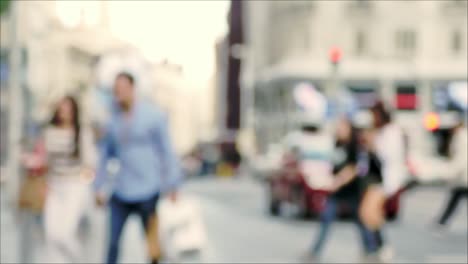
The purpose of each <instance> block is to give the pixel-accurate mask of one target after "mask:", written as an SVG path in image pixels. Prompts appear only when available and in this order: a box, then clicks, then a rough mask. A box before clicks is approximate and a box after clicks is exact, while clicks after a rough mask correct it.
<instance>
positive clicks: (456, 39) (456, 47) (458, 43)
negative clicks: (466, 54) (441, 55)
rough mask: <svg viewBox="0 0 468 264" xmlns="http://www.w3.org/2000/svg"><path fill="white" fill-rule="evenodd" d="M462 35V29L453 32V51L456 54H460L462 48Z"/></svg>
mask: <svg viewBox="0 0 468 264" xmlns="http://www.w3.org/2000/svg"><path fill="white" fill-rule="evenodd" d="M462 39H463V38H462V36H461V33H460V31H454V32H452V38H451V48H452V52H453V53H454V54H458V53H460V51H461V48H462V41H463V40H462Z"/></svg>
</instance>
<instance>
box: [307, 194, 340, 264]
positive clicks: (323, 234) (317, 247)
mask: <svg viewBox="0 0 468 264" xmlns="http://www.w3.org/2000/svg"><path fill="white" fill-rule="evenodd" d="M336 206H337V201H336V200H335V199H334V198H331V197H329V198H328V199H327V202H326V204H325V209H324V210H323V212H322V213H321V215H320V231H319V234H318V236H317V239H316V241H315V243H314V246H313V247H312V254H313V255H314V256H315V257H319V255H320V253H321V251H322V248H323V245H324V243H325V240H326V239H327V236H328V233H329V230H330V225H331V224H332V222H333V220H334V219H335V217H336Z"/></svg>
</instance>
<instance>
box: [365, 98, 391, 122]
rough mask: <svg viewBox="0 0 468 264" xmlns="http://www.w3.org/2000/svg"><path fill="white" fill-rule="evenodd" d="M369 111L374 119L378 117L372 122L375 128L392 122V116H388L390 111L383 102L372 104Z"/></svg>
mask: <svg viewBox="0 0 468 264" xmlns="http://www.w3.org/2000/svg"><path fill="white" fill-rule="evenodd" d="M370 110H371V112H372V113H373V115H374V117H376V116H377V117H378V118H377V120H374V124H375V126H376V127H383V126H385V125H386V124H388V123H390V122H391V121H392V115H391V114H390V111H389V110H388V109H387V108H386V107H385V104H384V102H382V101H377V102H376V103H375V104H374V106H372V107H371V109H370Z"/></svg>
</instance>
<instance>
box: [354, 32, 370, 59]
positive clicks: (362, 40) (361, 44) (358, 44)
mask: <svg viewBox="0 0 468 264" xmlns="http://www.w3.org/2000/svg"><path fill="white" fill-rule="evenodd" d="M366 42H367V39H366V35H365V34H364V32H363V31H357V32H356V35H355V39H354V53H355V54H356V55H358V56H359V55H363V54H364V53H365V51H366V48H367V45H366Z"/></svg>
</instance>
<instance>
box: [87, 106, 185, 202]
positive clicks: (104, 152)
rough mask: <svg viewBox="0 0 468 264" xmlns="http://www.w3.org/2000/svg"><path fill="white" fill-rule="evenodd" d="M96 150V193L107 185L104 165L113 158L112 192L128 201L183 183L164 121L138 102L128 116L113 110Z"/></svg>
mask: <svg viewBox="0 0 468 264" xmlns="http://www.w3.org/2000/svg"><path fill="white" fill-rule="evenodd" d="M99 149H100V162H99V165H98V169H97V172H96V179H95V182H94V187H95V189H96V190H98V191H99V190H101V189H102V187H103V186H104V184H105V182H106V178H107V174H108V172H107V165H108V161H109V160H110V159H112V158H114V159H116V160H117V161H118V162H119V170H118V172H117V175H116V177H115V183H114V185H113V193H114V195H117V196H118V197H119V198H121V199H123V200H126V201H129V202H132V201H141V200H145V199H148V198H150V197H152V196H154V195H156V194H157V193H159V192H161V191H164V190H166V191H167V190H170V189H173V188H175V187H177V185H178V184H180V182H181V180H182V173H181V169H180V166H179V162H178V159H177V156H176V154H175V152H174V149H173V147H172V145H171V142H170V137H169V133H168V125H167V122H166V119H165V117H164V115H163V114H162V113H161V112H160V111H158V110H157V108H155V107H153V106H152V105H150V104H149V103H146V102H142V101H139V102H137V103H136V104H134V107H133V108H132V110H131V112H130V113H129V114H127V116H124V113H123V112H121V111H120V110H114V111H113V113H112V115H111V118H110V122H109V124H108V125H107V127H106V128H105V134H104V137H103V138H102V140H101V142H100V146H99Z"/></svg>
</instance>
